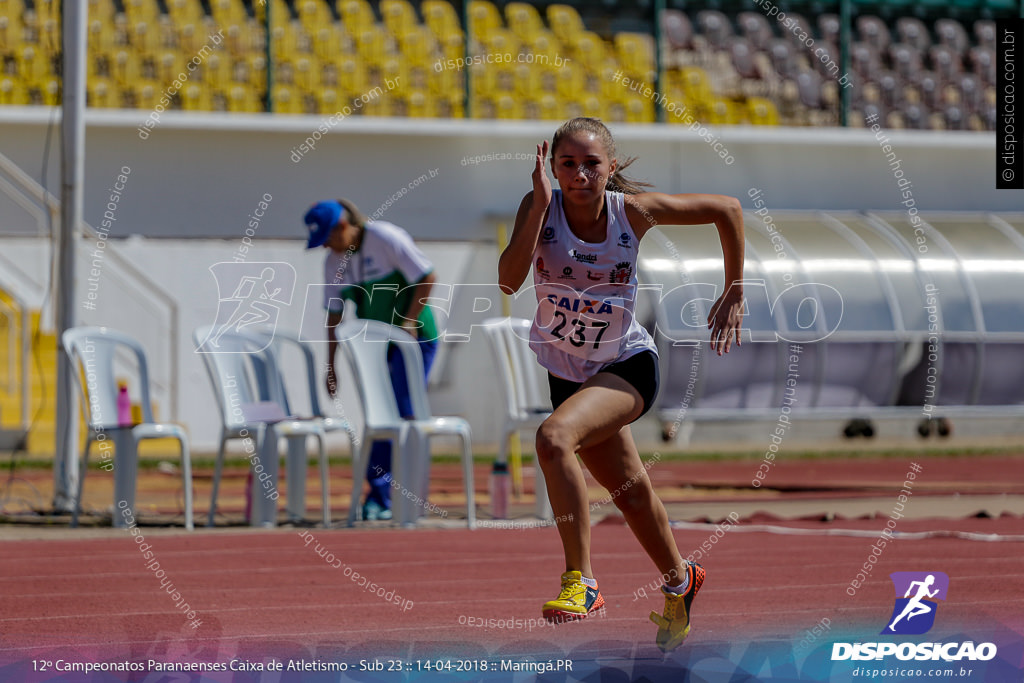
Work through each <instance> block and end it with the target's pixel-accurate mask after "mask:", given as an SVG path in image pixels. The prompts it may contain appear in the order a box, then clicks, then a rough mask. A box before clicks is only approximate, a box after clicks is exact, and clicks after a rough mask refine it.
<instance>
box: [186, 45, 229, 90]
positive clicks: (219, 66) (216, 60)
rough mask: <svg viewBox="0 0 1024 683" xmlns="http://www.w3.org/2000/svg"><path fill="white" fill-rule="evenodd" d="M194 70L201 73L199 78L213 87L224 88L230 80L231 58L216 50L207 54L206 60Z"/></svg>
mask: <svg viewBox="0 0 1024 683" xmlns="http://www.w3.org/2000/svg"><path fill="white" fill-rule="evenodd" d="M196 71H197V72H201V74H202V78H201V79H200V80H201V81H202V82H203V83H206V84H207V85H209V86H210V87H213V88H218V89H220V88H226V87H227V85H228V83H230V82H231V60H230V59H229V58H228V57H226V56H221V55H219V54H217V53H216V52H214V53H213V54H210V55H207V57H206V61H204V62H203V63H202V65H201V66H200V67H199V68H198V69H196ZM190 80H191V78H190Z"/></svg>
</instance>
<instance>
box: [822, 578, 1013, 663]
mask: <svg viewBox="0 0 1024 683" xmlns="http://www.w3.org/2000/svg"><path fill="white" fill-rule="evenodd" d="M889 578H891V579H892V584H893V589H894V590H895V592H896V599H895V604H894V605H893V608H892V614H891V615H890V616H889V619H888V621H887V622H886V626H885V628H884V629H882V631H881V634H880V635H921V634H923V633H927V632H928V631H930V630H931V628H932V626H934V625H935V617H936V614H937V613H938V607H939V603H938V602H937V601H938V600H945V599H946V593H947V592H948V591H949V577H948V576H946V574H944V573H942V572H893V573H892V574H890V575H889ZM996 653H997V648H996V646H995V644H994V643H978V644H975V643H974V642H973V641H970V640H968V641H964V642H962V643H958V642H948V643H936V642H926V643H893V642H874V643H834V644H833V645H832V661H842V660H859V661H865V660H880V659H885V658H886V657H896V659H899V660H901V661H908V660H916V661H939V660H941V661H944V662H955V661H961V660H964V661H983V662H987V661H988V660H990V659H992V658H994V657H995V656H996Z"/></svg>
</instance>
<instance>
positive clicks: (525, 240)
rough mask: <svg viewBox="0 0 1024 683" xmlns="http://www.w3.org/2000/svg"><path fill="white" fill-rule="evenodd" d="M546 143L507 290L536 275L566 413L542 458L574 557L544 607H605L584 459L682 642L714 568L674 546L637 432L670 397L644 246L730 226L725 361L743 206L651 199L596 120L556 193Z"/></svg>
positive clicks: (540, 330) (722, 337)
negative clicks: (658, 583)
mask: <svg viewBox="0 0 1024 683" xmlns="http://www.w3.org/2000/svg"><path fill="white" fill-rule="evenodd" d="M547 154H548V143H547V141H544V142H543V144H540V145H537V164H536V166H535V168H534V170H533V191H532V192H530V193H528V194H527V195H526V196H525V197H524V198H523V201H522V203H521V204H520V206H519V212H518V214H517V216H516V222H515V228H514V230H513V233H512V238H511V240H510V242H509V245H508V247H507V248H506V249H505V250H504V252H502V254H501V258H500V259H499V261H498V283H499V285H500V286H501V287H502V289H503V290H504V291H505V292H506V293H510V294H511V293H514V292H516V291H517V290H518V289H519V287H520V286H521V285H522V284H523V282H524V281H525V279H526V276H527V275H528V274H529V272H530V267H531V266H532V267H533V281H534V285H535V287H536V291H537V301H538V307H537V315H536V318H535V319H534V323H533V326H532V328H531V330H530V346H531V348H532V349H533V350H534V352H535V353H536V354H537V359H538V361H539V362H540V364H541V365H542V366H543V367H544V368H546V369H547V370H548V373H549V384H550V389H551V400H552V404H553V406H554V412H553V413H552V414H551V416H550V417H549V418H548V419H547V420H545V421H544V423H543V424H542V425H541V426H540V429H538V431H537V458H538V461H539V463H540V466H541V469H542V470H543V472H544V478H545V480H546V481H547V489H548V495H549V497H550V499H551V507H552V510H553V512H554V515H555V518H556V519H557V520H560V521H559V523H558V532H559V534H560V536H561V540H562V546H563V549H564V552H565V573H564V574H562V590H561V592H560V593H559V595H558V597H557V598H556V599H554V600H551V601H550V602H547V603H545V605H544V607H543V614H544V616H546V617H547V618H548V619H551V620H556V621H558V620H562V619H578V618H583V617H586V616H587V615H588V614H590V613H591V612H593V611H594V610H597V609H600V608H601V607H602V606H603V605H604V598H602V597H601V593H600V591H599V590H598V585H597V580H596V579H595V578H594V571H593V568H592V567H591V563H590V518H589V514H588V500H587V487H586V483H585V481H584V478H583V470H582V468H581V466H580V463H579V462H578V460H577V458H576V456H577V454H579V456H580V458H581V459H582V460H583V463H584V464H585V465H586V466H587V468H588V469H589V470H590V472H591V473H592V474H593V475H594V477H595V478H596V479H597V481H598V482H599V483H600V484H601V485H602V486H604V487H605V488H606V489H608V491H613V492H615V493H614V494H613V499H614V502H615V505H616V506H617V507H618V508H619V510H620V511H621V512H622V514H623V516H624V517H625V519H626V522H627V523H628V524H629V527H630V529H632V531H633V533H634V535H636V538H637V540H638V541H639V542H640V545H641V546H642V547H643V549H644V550H645V551H646V552H647V554H648V555H649V556H650V558H651V560H652V561H653V562H654V564H655V566H656V567H657V568H658V571H660V572H661V573H662V575H663V580H664V581H665V585H664V586H663V587H662V592H663V593H664V596H665V609H664V613H663V614H661V615H659V614H657V613H655V612H652V613H651V620H652V621H654V622H655V623H656V624H657V625H658V627H659V628H658V634H657V637H656V642H657V644H658V647H660V648H661V649H662V650H664V651H666V652H667V651H669V650H672V649H674V648H676V647H678V646H679V644H680V643H682V642H683V640H684V639H685V638H686V636H687V634H688V633H689V630H690V616H689V613H690V603H691V602H692V600H693V597H694V596H695V595H696V594H697V591H698V590H700V587H701V584H702V583H703V581H704V569H703V568H702V567H701V566H700V565H697V564H695V563H692V562H687V561H685V560H684V559H683V558H682V557H681V556H680V554H679V550H678V549H677V548H676V543H675V540H674V539H673V537H672V532H671V529H670V528H669V523H668V515H667V514H666V512H665V507H664V505H663V504H662V503H661V501H660V500H659V499H658V497H657V496H656V495H655V494H654V490H653V488H652V487H651V483H650V480H649V479H648V478H647V476H646V471H645V469H644V466H643V464H642V463H641V461H640V455H639V453H638V452H637V448H636V445H635V444H634V442H633V437H632V434H631V432H630V428H629V425H630V424H631V423H632V422H634V421H636V420H637V419H638V418H639V417H640V416H641V415H643V414H644V413H646V412H647V411H648V410H649V409H650V408H651V406H652V404H653V403H654V398H655V396H656V394H657V391H658V356H657V350H656V348H655V345H654V342H653V340H652V339H651V336H650V335H649V334H648V333H647V331H646V330H645V329H644V328H643V327H642V326H641V325H640V324H639V323H638V322H637V321H636V319H635V318H634V316H633V309H634V303H635V301H634V300H635V294H636V287H637V278H636V262H637V250H638V246H639V242H640V240H641V239H642V238H643V236H644V234H645V233H646V232H647V231H648V230H649V229H650V228H651V227H652V226H654V225H658V224H663V225H703V224H708V223H713V224H714V225H715V226H716V227H717V228H718V233H719V236H720V239H721V242H722V250H723V252H724V256H725V282H726V283H727V285H728V286H727V287H726V291H725V293H724V294H722V296H721V297H719V299H718V301H716V302H715V305H714V307H713V308H712V309H711V315H710V316H709V317H708V327H709V328H711V346H712V348H713V349H714V350H715V351H717V352H718V355H721V354H723V353H728V352H729V349H730V347H731V345H732V343H733V341H735V342H736V344H737V345H739V343H740V324H741V315H740V313H741V308H742V299H743V290H742V282H741V281H742V277H743V216H742V210H741V208H740V203H739V201H738V200H737V199H735V198H733V197H726V196H720V195H705V194H679V195H670V194H662V193H659V192H642V191H641V189H642V188H641V186H640V184H638V183H636V182H634V181H631V180H629V179H627V178H625V177H624V176H623V175H622V170H623V169H624V168H625V167H626V166H628V165H629V164H630V163H631V162H632V160H627V161H626V162H625V163H622V164H620V162H619V160H618V159H617V158H616V156H615V143H614V140H613V139H612V136H611V133H610V132H609V131H608V129H607V128H606V127H605V126H604V124H603V123H601V122H600V121H599V120H597V119H592V118H575V119H572V120H570V121H567V122H566V123H565V124H563V125H562V126H561V127H560V128H559V129H558V130H557V131H556V132H555V135H554V137H553V138H552V140H551V169H552V171H553V172H554V175H555V179H556V180H557V181H558V185H559V188H560V189H558V190H552V188H551V182H550V181H549V179H548V177H547V173H546V169H545V168H544V163H545V161H546V157H547Z"/></svg>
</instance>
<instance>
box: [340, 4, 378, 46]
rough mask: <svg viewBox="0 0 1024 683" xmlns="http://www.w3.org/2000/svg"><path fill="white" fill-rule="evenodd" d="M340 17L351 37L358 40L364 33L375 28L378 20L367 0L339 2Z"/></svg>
mask: <svg viewBox="0 0 1024 683" xmlns="http://www.w3.org/2000/svg"><path fill="white" fill-rule="evenodd" d="M338 15H339V16H340V17H341V21H342V24H343V25H344V27H345V30H346V31H348V33H349V35H351V36H352V37H353V38H356V37H358V36H359V34H361V33H362V32H363V31H366V30H368V29H371V28H374V26H375V24H376V23H377V18H376V17H375V16H374V14H373V10H372V9H370V5H369V4H367V2H366V0H339V2H338Z"/></svg>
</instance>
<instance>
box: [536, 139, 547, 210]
mask: <svg viewBox="0 0 1024 683" xmlns="http://www.w3.org/2000/svg"><path fill="white" fill-rule="evenodd" d="M547 158H548V141H547V140H545V141H544V143H543V144H541V145H537V165H536V166H534V167H533V201H534V207H536V208H544V209H546V208H547V207H548V205H550V204H551V179H550V178H548V169H547V166H546V165H545V164H546V162H547ZM537 202H543V203H542V204H537Z"/></svg>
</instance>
